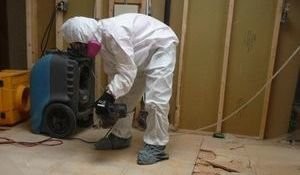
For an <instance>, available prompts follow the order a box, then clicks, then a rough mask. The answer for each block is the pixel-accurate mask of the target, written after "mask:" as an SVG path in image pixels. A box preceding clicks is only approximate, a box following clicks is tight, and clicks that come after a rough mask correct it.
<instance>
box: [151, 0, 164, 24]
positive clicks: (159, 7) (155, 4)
mask: <svg viewBox="0 0 300 175" xmlns="http://www.w3.org/2000/svg"><path fill="white" fill-rule="evenodd" d="M151 1H152V8H151V16H152V17H154V18H156V19H159V20H160V21H162V22H163V21H164V14H165V0H151Z"/></svg>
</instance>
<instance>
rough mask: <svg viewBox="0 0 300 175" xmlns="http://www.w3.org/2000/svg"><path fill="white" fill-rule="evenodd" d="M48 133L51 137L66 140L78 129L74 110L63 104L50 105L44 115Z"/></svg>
mask: <svg viewBox="0 0 300 175" xmlns="http://www.w3.org/2000/svg"><path fill="white" fill-rule="evenodd" d="M44 114H45V115H44V117H45V118H44V121H45V123H44V124H45V127H46V131H47V132H48V134H49V135H50V136H51V137H56V138H65V137H67V136H69V135H71V134H72V133H73V132H74V131H75V129H76V117H75V114H74V112H73V111H72V109H71V108H70V107H69V106H67V105H64V104H61V103H53V104H50V105H49V106H48V107H47V108H46V110H45V113H44Z"/></svg>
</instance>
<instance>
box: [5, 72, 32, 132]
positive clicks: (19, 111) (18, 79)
mask: <svg viewBox="0 0 300 175" xmlns="http://www.w3.org/2000/svg"><path fill="white" fill-rule="evenodd" d="M29 109H30V103H29V71H27V70H2V71H0V125H6V126H11V125H14V124H16V123H18V122H20V121H23V120H25V119H26V118H28V116H29Z"/></svg>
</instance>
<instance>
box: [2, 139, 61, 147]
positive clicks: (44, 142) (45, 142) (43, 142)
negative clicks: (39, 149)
mask: <svg viewBox="0 0 300 175" xmlns="http://www.w3.org/2000/svg"><path fill="white" fill-rule="evenodd" d="M1 140H3V141H1ZM1 144H2V145H4V144H18V145H22V146H25V147H34V146H38V145H44V146H58V145H62V144H63V141H62V140H59V139H54V138H51V137H49V138H47V139H44V140H41V141H37V142H24V141H15V140H13V139H10V138H7V137H0V145H1Z"/></svg>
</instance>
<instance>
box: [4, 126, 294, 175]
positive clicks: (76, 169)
mask: <svg viewBox="0 0 300 175" xmlns="http://www.w3.org/2000/svg"><path fill="white" fill-rule="evenodd" d="M104 134H105V131H104V130H100V129H92V128H91V129H88V130H84V131H82V132H81V133H79V134H77V135H76V137H80V138H84V139H86V140H90V141H94V140H97V139H98V138H100V137H102V136H103V135H104ZM142 134H143V133H142V132H140V131H136V130H134V131H133V142H132V145H131V147H130V148H128V149H124V150H115V151H96V150H95V149H94V147H93V145H92V144H86V143H82V142H80V141H77V140H64V144H63V145H61V146H55V147H47V146H37V147H32V148H27V147H23V146H19V145H0V162H1V164H0V172H1V173H0V174H6V175H15V174H18V175H40V174H43V175H54V174H64V175H66V174H67V175H68V174H72V175H76V174H78V175H81V174H85V175H90V174H95V175H96V174H104V175H106V174H109V175H141V174H143V175H153V174H155V175H168V174H170V175H191V174H193V175H216V174H221V175H223V174H226V175H228V174H229V175H230V174H234V175H241V174H243V175H245V174H246V175H283V174H288V175H298V174H300V157H299V155H300V144H299V143H298V142H295V144H294V145H290V144H289V142H286V141H283V139H275V140H267V141H257V140H249V139H238V138H236V137H234V136H231V135H226V139H215V138H212V137H210V136H201V135H192V134H181V133H171V135H172V136H171V137H170V143H169V145H168V147H167V151H168V152H169V154H170V160H168V161H163V162H160V163H158V164H155V165H150V166H139V165H137V164H136V155H137V152H138V150H139V149H140V148H141V147H142ZM0 137H9V138H13V139H16V140H19V141H37V140H41V139H44V138H46V137H45V136H41V135H35V134H32V133H31V132H30V131H29V124H28V123H23V124H20V125H17V126H16V127H13V128H11V129H10V130H7V131H1V130H0ZM293 138H294V137H293ZM220 166H221V167H222V166H224V167H227V168H229V170H231V171H232V172H229V171H225V170H224V167H223V168H220ZM218 167H219V168H218ZM235 170H236V171H238V172H233V171H235Z"/></svg>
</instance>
